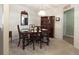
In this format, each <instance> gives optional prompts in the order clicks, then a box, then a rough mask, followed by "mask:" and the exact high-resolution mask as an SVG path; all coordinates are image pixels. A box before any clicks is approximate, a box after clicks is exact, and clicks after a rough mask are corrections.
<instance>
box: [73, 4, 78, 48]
mask: <svg viewBox="0 0 79 59" xmlns="http://www.w3.org/2000/svg"><path fill="white" fill-rule="evenodd" d="M74 15H75V25H74V26H75V28H74V47H76V48H78V49H79V5H75V14H74Z"/></svg>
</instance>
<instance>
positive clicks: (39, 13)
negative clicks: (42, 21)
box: [38, 10, 46, 16]
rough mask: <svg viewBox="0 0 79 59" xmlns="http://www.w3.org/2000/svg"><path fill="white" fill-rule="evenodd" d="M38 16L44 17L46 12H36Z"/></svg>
mask: <svg viewBox="0 0 79 59" xmlns="http://www.w3.org/2000/svg"><path fill="white" fill-rule="evenodd" d="M38 15H39V16H45V15H46V12H45V11H44V10H40V11H39V12H38Z"/></svg>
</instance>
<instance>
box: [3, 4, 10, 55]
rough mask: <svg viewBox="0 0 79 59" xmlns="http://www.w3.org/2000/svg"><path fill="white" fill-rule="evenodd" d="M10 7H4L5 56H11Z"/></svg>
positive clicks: (6, 5)
mask: <svg viewBox="0 0 79 59" xmlns="http://www.w3.org/2000/svg"><path fill="white" fill-rule="evenodd" d="M8 22H9V5H8V4H5V5H3V16H2V24H3V54H9V26H8V25H9V23H8Z"/></svg>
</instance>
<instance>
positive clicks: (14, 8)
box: [9, 5, 38, 39]
mask: <svg viewBox="0 0 79 59" xmlns="http://www.w3.org/2000/svg"><path fill="white" fill-rule="evenodd" d="M23 10H25V11H27V12H28V14H29V17H28V24H34V23H35V24H36V25H37V24H38V23H37V21H36V20H37V18H36V13H35V11H34V10H33V9H31V8H29V7H28V6H26V7H24V6H22V5H10V18H9V29H10V30H12V33H13V39H17V37H18V35H17V34H18V31H17V25H18V24H19V25H20V12H21V11H23ZM35 21H36V22H35ZM26 27H28V26H20V28H26Z"/></svg>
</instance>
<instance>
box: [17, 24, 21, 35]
mask: <svg viewBox="0 0 79 59" xmlns="http://www.w3.org/2000/svg"><path fill="white" fill-rule="evenodd" d="M17 29H18V33H19V36H20V34H21V32H20V28H19V25H17Z"/></svg>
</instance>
